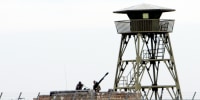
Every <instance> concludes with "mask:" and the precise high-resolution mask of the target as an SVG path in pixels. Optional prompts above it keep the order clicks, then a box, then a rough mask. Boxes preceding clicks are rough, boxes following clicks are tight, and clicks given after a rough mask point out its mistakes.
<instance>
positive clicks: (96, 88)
mask: <svg viewBox="0 0 200 100" xmlns="http://www.w3.org/2000/svg"><path fill="white" fill-rule="evenodd" d="M93 83H94V85H93V90H94V91H95V92H99V91H100V90H101V87H100V86H99V83H98V82H97V81H95V80H94V81H93Z"/></svg>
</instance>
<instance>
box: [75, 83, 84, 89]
mask: <svg viewBox="0 0 200 100" xmlns="http://www.w3.org/2000/svg"><path fill="white" fill-rule="evenodd" d="M82 88H83V84H82V83H81V81H79V82H78V84H77V85H76V90H82Z"/></svg>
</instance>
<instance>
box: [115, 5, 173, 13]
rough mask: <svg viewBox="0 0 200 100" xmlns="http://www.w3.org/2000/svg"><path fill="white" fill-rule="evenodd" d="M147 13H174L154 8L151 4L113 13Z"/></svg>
mask: <svg viewBox="0 0 200 100" xmlns="http://www.w3.org/2000/svg"><path fill="white" fill-rule="evenodd" d="M149 11H159V12H170V11H175V9H170V8H165V7H160V6H155V5H151V4H140V5H135V6H131V7H128V8H125V9H121V10H118V11H114V13H129V12H149Z"/></svg>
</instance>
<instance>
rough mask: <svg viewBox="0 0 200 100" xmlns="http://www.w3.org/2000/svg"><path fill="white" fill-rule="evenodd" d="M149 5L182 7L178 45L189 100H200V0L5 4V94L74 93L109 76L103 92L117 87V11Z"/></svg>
mask: <svg viewBox="0 0 200 100" xmlns="http://www.w3.org/2000/svg"><path fill="white" fill-rule="evenodd" d="M141 3H149V4H153V5H158V6H163V7H167V8H173V9H176V11H175V12H173V13H166V14H163V16H162V18H166V19H175V20H176V21H175V26H174V31H173V33H171V34H170V35H171V41H172V47H173V51H174V57H175V61H176V66H177V70H178V76H179V81H180V85H181V89H182V92H183V97H184V98H192V96H193V94H194V92H195V91H196V92H197V94H196V98H200V85H199V84H200V80H199V79H200V63H199V57H200V52H199V51H200V47H199V44H198V43H200V39H199V37H200V32H199V26H200V13H199V11H198V10H199V9H200V6H199V2H198V0H184V1H183V0H176V1H175V0H109V1H108V0H0V80H1V81H0V92H4V94H3V97H4V98H6V97H9V96H10V97H13V98H17V97H18V95H19V92H23V94H22V96H24V97H25V98H26V97H27V98H31V96H37V93H38V92H41V94H42V93H44V94H48V93H49V92H50V91H54V90H73V89H75V86H76V84H77V83H78V81H82V82H83V83H84V85H85V86H86V87H88V88H92V84H93V83H92V82H93V80H100V78H101V77H102V76H103V75H104V74H105V73H106V72H109V75H108V76H107V77H106V78H105V79H104V81H103V82H102V83H101V86H102V90H103V91H107V90H108V88H113V84H114V83H113V82H114V76H115V70H116V65H117V57H118V51H119V43H120V35H119V34H117V31H116V29H115V25H114V21H115V20H125V19H128V18H127V17H126V16H125V15H124V16H123V15H119V14H113V13H112V12H113V11H115V10H119V9H122V8H126V7H129V6H133V5H137V4H141Z"/></svg>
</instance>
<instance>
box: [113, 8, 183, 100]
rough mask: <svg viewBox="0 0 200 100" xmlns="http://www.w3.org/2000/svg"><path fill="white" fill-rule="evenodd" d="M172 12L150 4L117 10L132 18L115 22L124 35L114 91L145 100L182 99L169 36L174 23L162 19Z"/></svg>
mask: <svg viewBox="0 0 200 100" xmlns="http://www.w3.org/2000/svg"><path fill="white" fill-rule="evenodd" d="M171 11H175V10H174V9H168V8H165V7H159V6H155V5H149V4H141V5H136V6H132V7H128V8H125V9H122V10H118V11H114V13H120V14H127V15H128V17H129V19H130V20H123V21H115V25H116V28H117V32H118V33H119V34H121V43H120V49H119V56H118V62H117V69H116V75H115V81H114V90H115V91H131V92H137V93H138V92H139V93H141V94H142V96H143V98H144V99H146V100H147V99H148V100H152V99H155V100H161V99H167V98H171V99H173V100H178V99H182V94H181V88H180V85H179V80H178V75H177V70H176V65H175V60H174V55H173V51H172V45H171V41H170V34H169V33H171V32H172V31H173V26H174V20H172V19H160V17H161V15H162V13H164V12H171ZM127 52H129V53H127Z"/></svg>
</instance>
